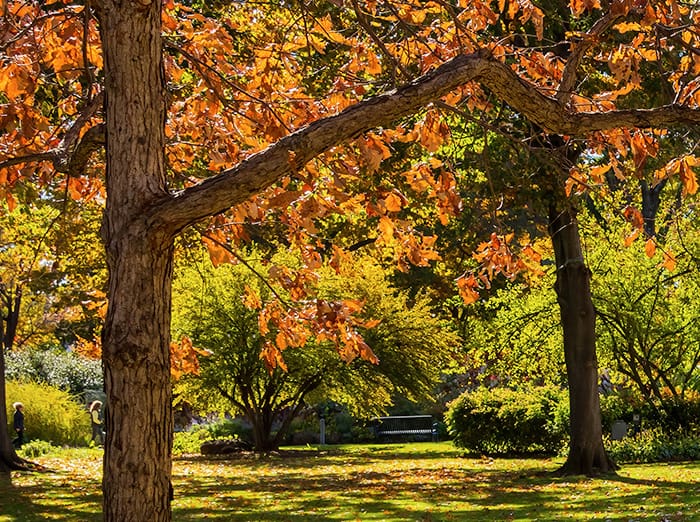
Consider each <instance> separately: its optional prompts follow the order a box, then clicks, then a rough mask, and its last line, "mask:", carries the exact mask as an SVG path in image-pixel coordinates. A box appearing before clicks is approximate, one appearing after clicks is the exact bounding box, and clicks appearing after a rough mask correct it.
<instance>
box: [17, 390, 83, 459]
mask: <svg viewBox="0 0 700 522" xmlns="http://www.w3.org/2000/svg"><path fill="white" fill-rule="evenodd" d="M6 385H7V414H8V426H7V429H8V430H9V431H10V433H14V430H13V429H12V417H13V415H14V409H13V408H12V404H13V403H15V402H21V403H22V404H24V425H25V438H26V439H27V440H43V441H46V442H51V443H53V444H55V445H59V446H63V445H67V446H86V445H87V443H88V441H89V440H90V436H91V433H92V432H91V427H90V416H89V415H88V412H87V410H86V409H85V407H84V406H83V405H82V404H80V403H79V402H78V401H76V400H75V399H74V398H73V397H72V396H71V395H70V394H68V393H67V392H65V391H61V390H59V389H57V388H54V387H52V386H49V385H47V384H37V383H33V382H15V381H7V383H6Z"/></svg>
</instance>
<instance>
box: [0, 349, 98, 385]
mask: <svg viewBox="0 0 700 522" xmlns="http://www.w3.org/2000/svg"><path fill="white" fill-rule="evenodd" d="M5 362H6V369H5V377H6V378H7V379H8V380H14V381H32V382H41V383H45V384H48V385H50V386H53V387H55V388H59V389H61V390H66V391H68V392H70V393H72V394H74V395H77V394H79V393H82V392H84V391H85V390H86V389H101V388H102V382H103V379H102V363H101V362H100V361H97V360H91V359H86V358H84V357H81V356H79V355H77V354H75V353H73V352H66V351H65V350H62V349H52V350H21V351H11V352H9V353H8V354H7V356H6V361H5Z"/></svg>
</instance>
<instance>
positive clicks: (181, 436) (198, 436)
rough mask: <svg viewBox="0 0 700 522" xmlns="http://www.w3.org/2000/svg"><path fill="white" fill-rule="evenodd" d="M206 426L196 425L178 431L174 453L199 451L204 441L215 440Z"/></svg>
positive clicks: (174, 439)
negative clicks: (186, 429)
mask: <svg viewBox="0 0 700 522" xmlns="http://www.w3.org/2000/svg"><path fill="white" fill-rule="evenodd" d="M217 438H220V437H214V436H213V435H212V434H211V432H210V431H209V430H208V429H207V427H206V426H194V427H193V428H192V429H190V430H188V431H177V432H175V434H174V437H173V455H186V454H192V453H199V448H200V447H201V445H202V442H205V441H207V440H214V439H217Z"/></svg>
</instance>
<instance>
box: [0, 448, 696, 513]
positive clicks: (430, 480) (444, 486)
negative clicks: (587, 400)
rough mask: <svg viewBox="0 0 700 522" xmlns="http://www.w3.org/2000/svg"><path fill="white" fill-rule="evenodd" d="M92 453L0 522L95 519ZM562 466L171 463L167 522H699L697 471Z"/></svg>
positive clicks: (50, 476) (451, 454)
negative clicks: (597, 473)
mask: <svg viewBox="0 0 700 522" xmlns="http://www.w3.org/2000/svg"><path fill="white" fill-rule="evenodd" d="M101 458H102V455H101V451H100V450H64V451H61V452H60V453H57V454H53V455H48V456H45V457H41V458H38V459H36V461H37V462H40V463H41V464H43V465H44V466H46V467H48V468H50V469H51V470H52V471H50V472H46V473H38V474H25V473H17V474H13V485H12V487H11V488H9V489H8V488H7V487H6V486H0V522H10V521H12V522H35V521H36V522H39V521H44V520H66V521H76V522H89V521H98V520H101V517H100V513H99V511H100V502H101V493H100V484H99V483H100V469H101ZM560 464H561V460H547V459H496V460H491V459H472V458H462V457H460V451H459V450H456V449H455V448H453V447H452V445H451V444H449V443H435V444H433V443H420V444H393V445H361V446H360V445H358V446H332V447H331V446H329V447H326V448H323V449H322V450H321V451H315V450H314V449H313V448H309V449H308V450H306V451H300V450H299V449H298V448H297V449H293V450H292V449H291V448H290V449H289V451H287V452H283V455H282V456H275V457H265V458H260V459H254V458H245V459H244V458H233V459H227V460H223V459H222V460H217V459H205V458H201V457H192V458H177V459H176V460H175V462H174V464H173V482H174V489H175V501H174V503H173V520H174V521H176V522H180V521H195V520H202V519H204V518H206V519H207V520H214V521H221V522H224V521H246V522H257V521H276V522H278V521H295V522H296V521H318V520H343V521H355V520H360V521H365V520H375V521H386V522H391V521H409V520H410V521H437V520H444V521H455V520H457V521H458V520H475V521H484V522H486V521H499V522H500V521H509V520H538V521H539V520H542V521H561V520H580V521H591V520H600V521H610V522H622V521H624V522H629V521H639V522H641V521H649V522H651V521H654V522H664V521H700V463H698V462H695V463H674V464H643V465H626V466H624V468H623V469H622V470H621V471H620V472H619V475H618V476H617V477H610V478H602V479H588V478H585V477H568V478H557V477H554V476H552V474H551V472H552V471H553V470H555V469H556V468H557V467H558V466H559V465H560Z"/></svg>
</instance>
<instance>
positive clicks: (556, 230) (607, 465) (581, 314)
mask: <svg viewBox="0 0 700 522" xmlns="http://www.w3.org/2000/svg"><path fill="white" fill-rule="evenodd" d="M562 203H563V205H557V204H554V203H552V204H551V205H550V209H549V234H550V237H551V239H552V246H553V247H554V256H555V261H556V266H557V277H556V283H555V290H556V292H557V299H558V302H559V310H560V314H561V324H562V329H563V334H564V356H565V360H566V374H567V378H568V382H569V405H570V409H571V413H570V435H571V441H570V444H569V455H568V457H567V459H566V462H565V463H564V465H563V466H562V467H561V469H560V472H561V473H562V474H585V475H595V474H599V473H608V472H612V471H614V470H615V469H616V466H615V464H614V463H613V461H612V460H611V459H610V457H609V456H608V454H607V453H606V451H605V448H604V447H603V433H602V426H601V421H600V399H599V396H598V361H597V357H596V336H595V309H594V307H593V300H592V299H591V287H590V278H591V273H590V270H589V269H588V267H587V266H586V263H585V261H584V259H583V252H582V250H581V237H580V236H579V229H578V222H577V220H576V211H575V210H574V209H573V208H572V207H571V206H570V204H568V202H567V201H566V200H564V201H562Z"/></svg>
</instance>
